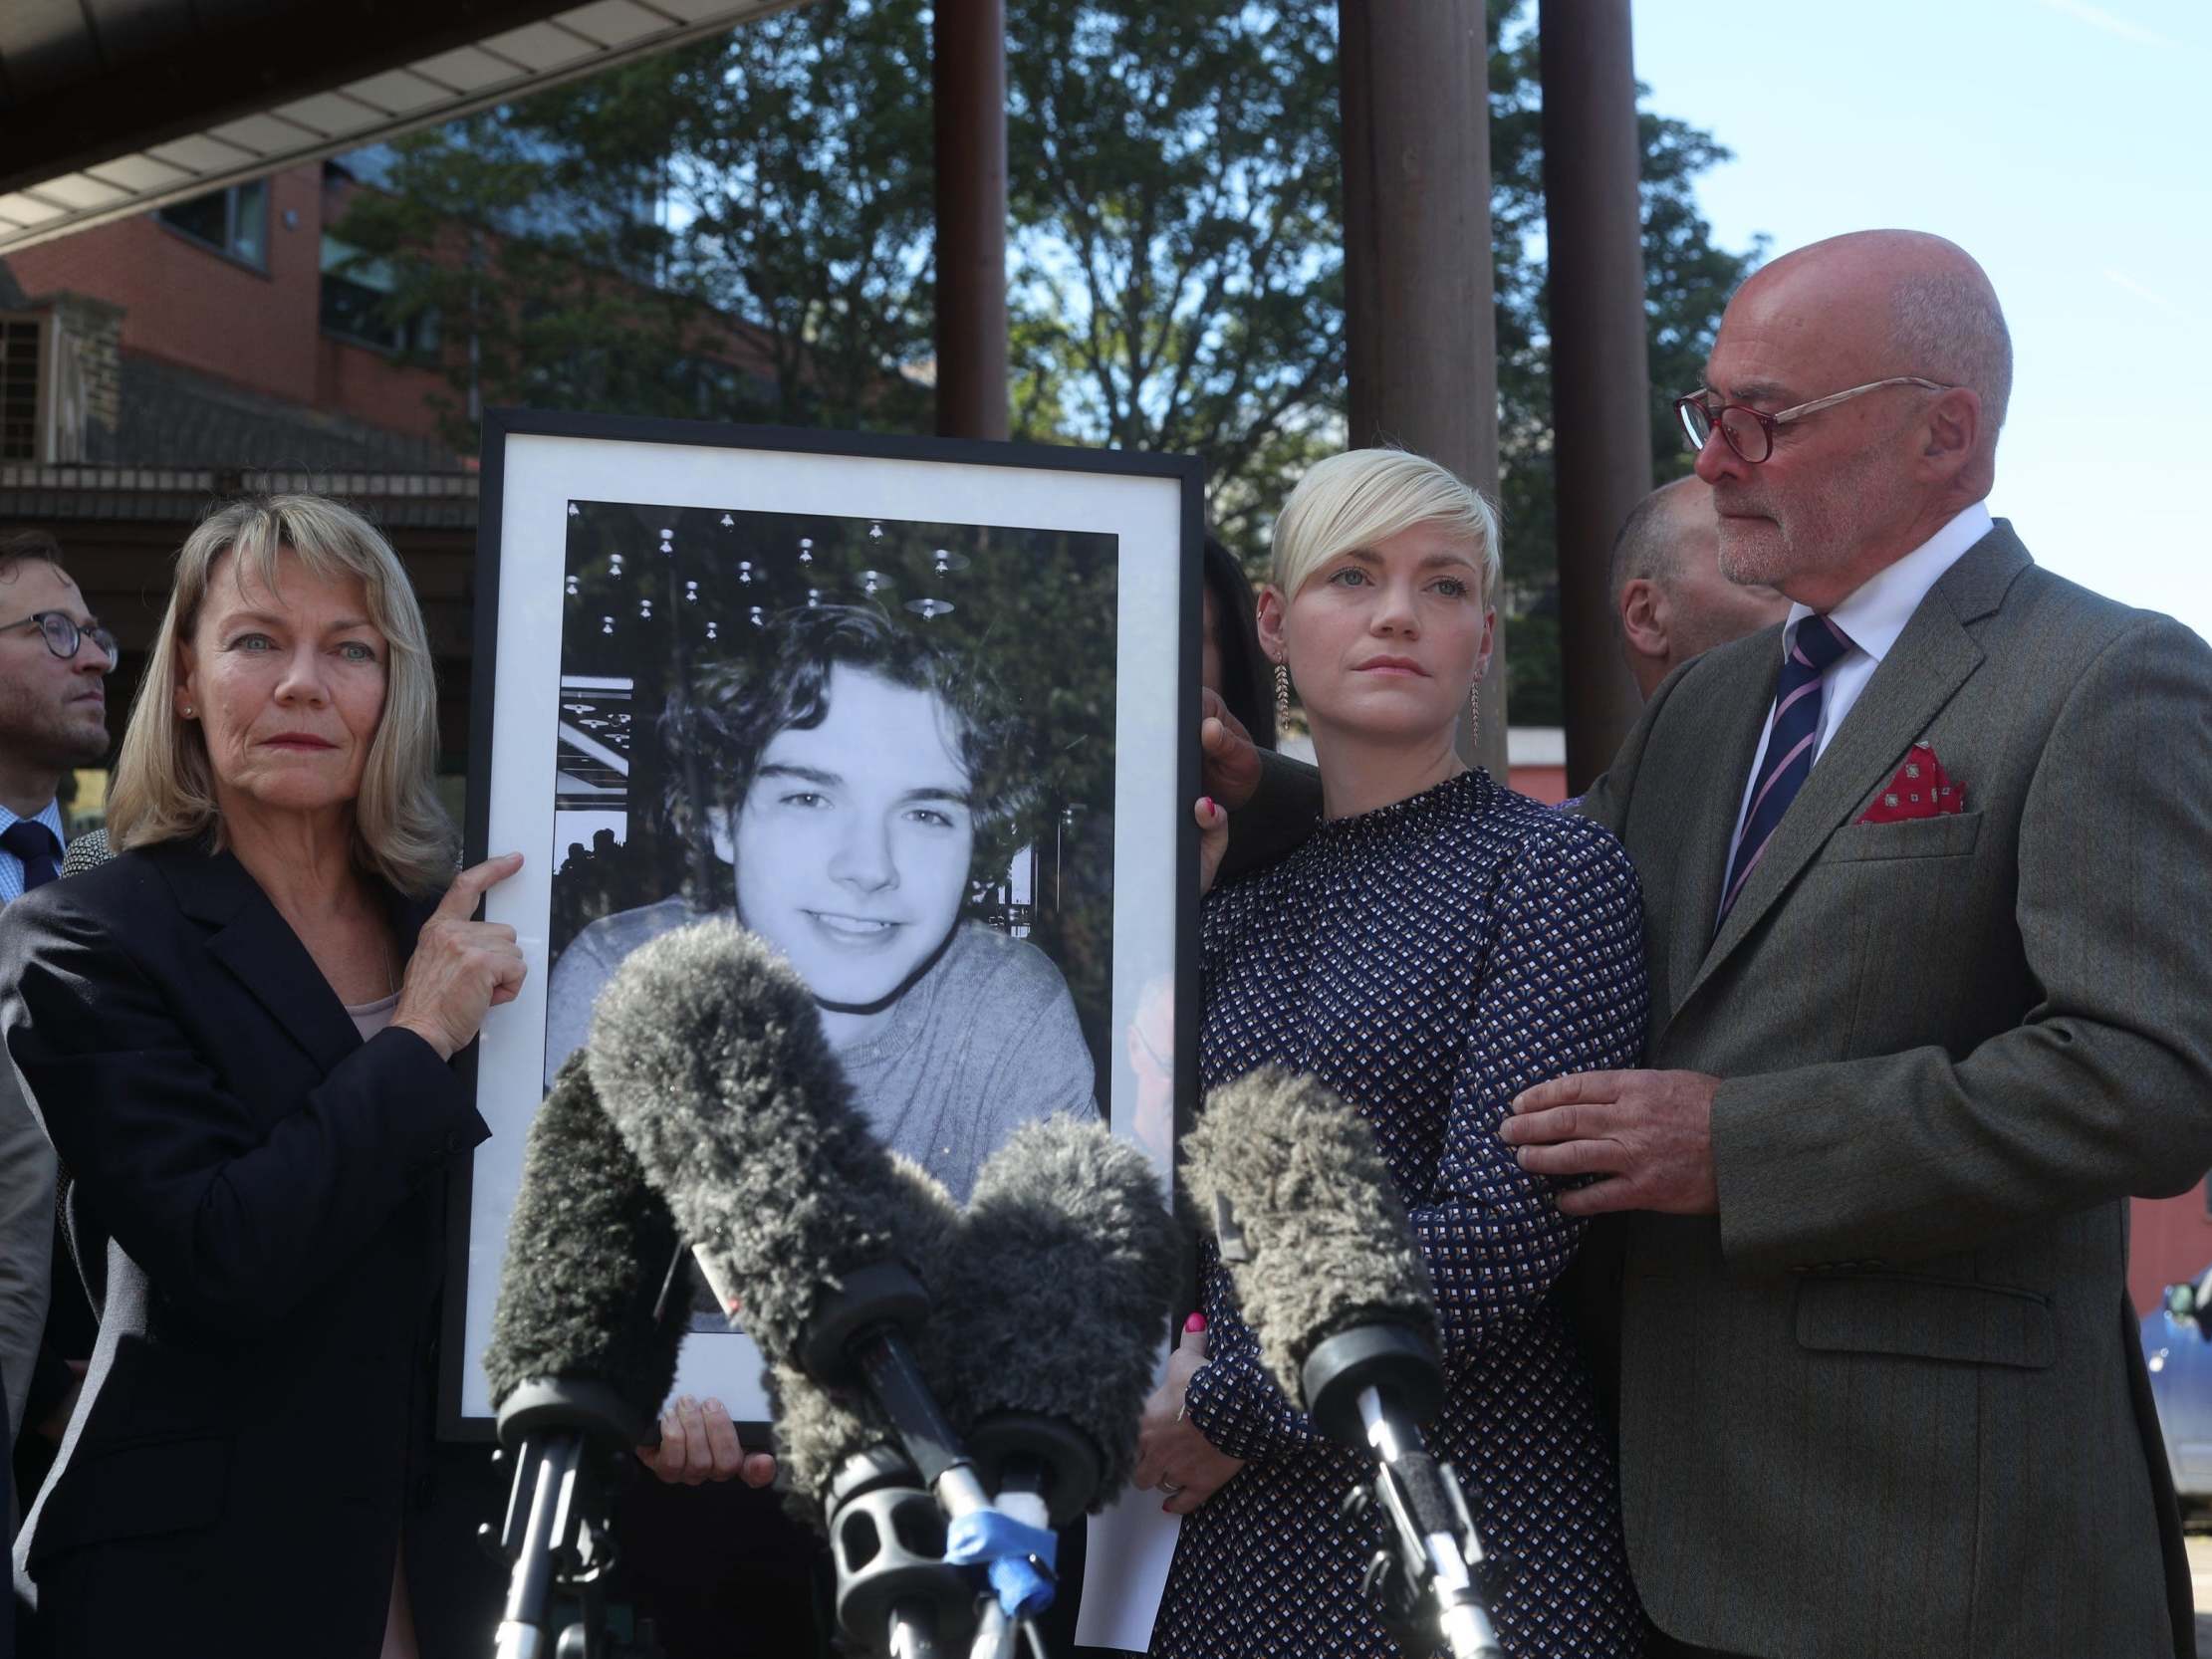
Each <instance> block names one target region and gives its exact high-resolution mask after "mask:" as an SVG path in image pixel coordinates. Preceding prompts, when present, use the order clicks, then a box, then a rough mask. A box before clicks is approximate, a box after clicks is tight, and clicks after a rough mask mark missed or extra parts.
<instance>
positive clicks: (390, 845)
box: [108, 495, 455, 897]
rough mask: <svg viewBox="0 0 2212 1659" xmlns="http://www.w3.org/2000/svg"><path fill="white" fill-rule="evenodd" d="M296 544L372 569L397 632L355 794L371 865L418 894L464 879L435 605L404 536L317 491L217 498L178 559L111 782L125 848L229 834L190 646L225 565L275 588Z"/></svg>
mask: <svg viewBox="0 0 2212 1659" xmlns="http://www.w3.org/2000/svg"><path fill="white" fill-rule="evenodd" d="M287 551H289V552H291V553H294V554H296V555H298V556H299V560H300V564H301V565H302V567H303V568H305V570H306V571H307V572H308V574H309V575H311V576H313V577H315V578H317V579H318V580H319V581H323V582H343V581H345V580H346V579H347V578H348V577H358V578H360V579H361V585H362V588H363V590H364V591H365V592H367V594H368V597H369V621H370V622H372V623H373V624H375V627H376V630H377V631H378V632H379V633H381V634H382V635H383V636H384V644H385V652H384V662H385V669H384V708H383V715H382V717H381V718H380V719H379V720H378V721H377V724H376V735H375V737H374V738H373V739H372V740H371V741H370V743H369V760H368V763H367V765H366V766H365V767H364V769H363V771H362V779H361V795H360V798H359V799H358V800H356V801H355V803H354V859H355V862H356V864H357V865H359V867H360V868H362V869H363V870H365V871H368V872H369V873H370V874H374V875H378V876H381V877H382V878H383V879H384V880H385V881H387V882H389V883H390V884H391V885H392V886H394V887H396V888H397V889H398V890H399V891H400V892H402V893H405V894H407V895H409V896H410V897H419V896H422V895H424V894H427V893H432V892H436V891H439V890H441V889H443V888H444V887H446V886H447V885H448V884H450V883H451V881H452V879H453V872H454V867H455V846H454V838H453V826H452V825H451V823H450V822H449V821H448V820H447V819H446V816H445V812H444V810H443V809H442V808H440V807H439V805H438V800H437V795H436V793H435V791H434V790H433V788H432V785H431V777H432V774H433V772H434V770H435V766H436V757H437V681H436V675H435V671H434V670H433V668H432V666H431V662H430V643H429V638H428V636H427V635H426V634H425V633H424V631H423V626H422V609H421V607H420V606H419V605H417V604H416V603H415V597H414V589H413V588H412V587H411V586H410V585H409V583H408V581H407V573H406V572H405V571H404V570H403V569H401V568H400V564H399V559H398V556H397V555H396V554H394V553H393V552H392V551H391V544H390V543H388V542H386V541H385V540H384V539H383V537H382V536H380V535H378V534H377V533H376V531H375V530H374V529H373V528H372V527H371V526H370V525H369V521H368V520H367V519H364V518H363V517H362V516H361V515H360V514H359V513H357V512H355V511H354V510H353V509H352V508H350V507H342V506H340V505H339V504H338V503H337V502H335V501H331V500H328V499H326V498H325V497H323V496H316V495H265V496H247V497H245V498H243V499H241V500H238V501H233V502H230V503H228V504H226V505H224V506H221V507H217V508H216V509H215V510H214V511H212V512H211V513H209V514H208V515H207V517H206V518H204V519H202V520H201V521H200V524H199V528H198V529H196V530H194V531H193V532H192V534H191V535H190V536H189V537H187V538H186V539H185V542H184V547H183V549H182V551H181V552H179V553H178V554H177V556H176V583H175V586H174V587H173V588H172V589H171V590H170V592H169V609H168V614H167V615H165V616H163V617H162V618H161V631H160V632H159V634H157V635H156V636H155V638H154V642H153V652H152V655H151V657H150V658H149V659H148V660H147V663H146V671H145V677H144V678H143V679H142V680H141V681H139V684H138V695H137V698H136V700H135V701H134V702H133V703H132V705H131V709H130V724H129V726H128V728H127V729H126V730H125V731H124V732H123V748H122V751H121V752H120V753H119V754H118V756H117V757H116V776H115V782H114V783H113V784H112V785H111V786H110V787H109V791H108V843H109V845H111V846H112V847H114V848H115V849H116V850H117V851H118V852H126V851H128V850H129V849H130V848H132V847H136V846H151V845H153V844H155V843H156V842H159V841H171V840H184V839H191V838H195V837H199V836H210V837H211V838H212V839H213V841H214V844H215V845H216V846H218V847H219V846H221V845H222V844H223V822H222V815H221V813H220V811H219V810H218V808H217V806H216V803H215V778H214V772H213V769H212V768H211V767H210V766H209V764H208V759H207V741H206V737H205V734H204V733H203V732H202V731H201V729H200V726H199V723H198V722H197V721H193V720H185V719H183V718H181V717H180V716H179V715H178V714H177V712H176V688H177V684H178V681H179V680H180V679H181V677H182V669H183V664H184V658H183V648H184V646H185V645H186V644H188V643H189V642H190V640H191V637H192V630H193V628H194V627H195V626H196V625H197V623H198V621H199V611H200V604H201V601H202V600H204V599H205V598H206V596H207V592H208V590H209V588H210V587H211V586H212V585H213V584H214V582H215V581H216V579H217V575H218V572H219V571H221V570H222V561H223V556H224V555H225V554H233V555H235V556H236V557H235V558H233V559H232V560H231V562H230V565H229V567H228V569H227V572H225V573H224V574H227V576H228V578H229V580H231V581H233V582H235V583H237V584H238V586H239V588H240V590H241V591H243V590H244V589H245V587H246V586H247V584H248V583H249V582H251V583H253V584H255V585H257V586H259V587H261V588H264V589H266V590H269V591H270V592H274V591H275V588H276V578H277V556H278V555H279V554H280V553H284V552H287Z"/></svg>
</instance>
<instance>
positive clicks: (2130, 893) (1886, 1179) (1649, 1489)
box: [1501, 232, 2212, 1659]
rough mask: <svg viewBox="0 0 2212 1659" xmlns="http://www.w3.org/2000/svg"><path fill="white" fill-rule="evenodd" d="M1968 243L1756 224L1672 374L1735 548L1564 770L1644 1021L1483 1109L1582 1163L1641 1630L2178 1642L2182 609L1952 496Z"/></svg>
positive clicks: (1940, 1645)
mask: <svg viewBox="0 0 2212 1659" xmlns="http://www.w3.org/2000/svg"><path fill="white" fill-rule="evenodd" d="M2011 380H2012V353H2011V346H2010V342H2009V339H2008V337H2007V334H2006V330H2005V324H2004V317H2003V313H2002V312H2001V310H2000V309H1999V307H1998V303H1997V297H1996V295H1995V293H1994V291H1993V290H1992V289H1991V287H1990V284H1989V281H1988V279H1987V277H1985V276H1984V275H1983V273H1982V271H1981V269H1980V268H1979V267H1978V266H1977V265H1976V264H1975V263H1974V262H1973V261H1972V260H1971V259H1969V258H1968V257H1967V256H1966V255H1965V253H1963V252H1962V251H1961V250H1960V249H1958V248H1956V247H1954V246H1952V245H1951V244H1950V243H1948V242H1945V241H1942V240H1940V239H1939V238H1936V237H1932V236H1921V235H1915V234H1912V233H1908V232H1869V233H1862V234H1859V235H1854V236H1845V237H1839V238H1837V239H1835V240H1832V241H1828V242H1823V243H1818V244H1816V245H1814V246H1812V247H1810V248H1806V249H1803V250H1801V251H1799V252H1797V253H1795V254H1791V255H1789V256H1786V257H1785V258H1782V259H1779V260H1777V261H1775V262H1774V263H1773V264H1772V265H1769V266H1767V267H1766V268H1765V269H1764V270H1763V271H1761V272H1760V273H1759V274H1758V275H1756V276H1755V277H1753V278H1752V279H1751V280H1750V281H1749V282H1747V283H1746V284H1745V285H1744V287H1743V289H1742V290H1741V291H1740V292H1739V293H1738V294H1737V295H1736V296H1735V298H1734V299H1733V300H1732V301H1731V302H1730V304H1729V307H1728V311H1727V314H1726V316H1725V317H1724V319H1723V321H1722V324H1721V328H1720V333H1719V335H1718V337H1717V339H1716V341H1715V344H1714V347H1713V352H1712V356H1711V358H1710V360H1709V362H1708V364H1707V368H1706V375H1705V384H1704V385H1703V386H1701V387H1700V388H1698V389H1697V390H1695V391H1693V392H1691V393H1690V394H1688V395H1687V396H1685V397H1683V398H1681V399H1680V400H1679V402H1678V403H1677V405H1676V407H1677V411H1678V414H1679V416H1680V419H1681V422H1682V427H1683V434H1684V437H1685V438H1686V439H1687V441H1688V442H1689V443H1690V444H1691V445H1692V446H1693V447H1694V448H1695V449H1696V451H1697V474H1698V476H1699V477H1700V478H1702V479H1703V480H1704V481H1705V482H1706V484H1708V485H1709V486H1710V487H1711V489H1712V492H1713V501H1714V505H1715V507H1716V509H1717V510H1718V512H1719V515H1720V565H1721V571H1722V573H1723V574H1724V575H1725V576H1727V577H1728V578H1729V580H1731V581H1732V582H1736V583H1759V584H1764V585H1766V586H1769V587H1772V588H1774V589H1777V590H1779V591H1780V592H1782V593H1783V594H1785V595H1786V596H1787V597H1788V598H1789V599H1790V600H1791V601H1792V602H1791V605H1790V611H1789V615H1788V617H1787V619H1786V620H1785V621H1784V623H1783V624H1782V625H1781V626H1780V627H1770V628H1767V629H1765V630H1763V631H1761V632H1759V633H1756V634H1753V635H1751V636H1749V637H1748V638H1745V639H1743V640H1739V641H1738V642H1736V643H1735V644H1732V645H1727V646H1723V647H1721V648H1719V649H1717V650H1714V651H1712V652H1709V653H1708V654H1706V655H1705V656H1703V657H1700V658H1698V659H1697V660H1696V661H1694V662H1691V663H1688V664H1686V665H1685V666H1684V667H1683V668H1681V669H1680V670H1678V671H1677V672H1676V673H1674V674H1673V675H1671V676H1670V677H1669V678H1668V679H1667V680H1666V681H1665V683H1663V684H1662V685H1660V686H1659V688H1658V689H1657V691H1656V692H1655V693H1654V694H1653V696H1652V698H1651V700H1650V702H1649V704H1648V705H1647V707H1646V709H1645V711H1644V715H1643V718H1642V720H1641V721H1640V722H1639V723H1638V725H1637V726H1636V728H1635V730H1634V731H1633V732H1632V733H1631V734H1630V736H1629V738H1628V741H1627V743H1626V744H1625V745H1624V746H1623V748H1622V750H1621V753H1620V755H1619V757H1618V758H1617V759H1616V760H1615V761H1614V763H1613V766H1612V768H1611V769H1610V770H1609V771H1608V772H1607V773H1606V774H1605V776H1604V777H1603V778H1602V779H1600V780H1599V782H1598V785H1597V786H1596V787H1595V788H1594V789H1593V790H1592V791H1591V793H1590V795H1589V797H1588V798H1587V800H1586V801H1585V804H1584V808H1583V810H1584V811H1585V812H1586V813H1588V814H1590V815H1591V816H1593V817H1595V818H1597V819H1598V821H1599V822H1601V823H1603V824H1605V825H1606V826H1607V827H1608V828H1610V829H1611V830H1613V831H1614V832H1615V833H1616V834H1618V835H1619V836H1620V839H1621V842H1622V844H1623V845H1625V846H1626V848H1627V849H1628V852H1629V854H1630V856H1631V857H1632V858H1633V859H1634V860H1635V864H1636V868H1637V870H1638V872H1639V873H1640V874H1641V876H1642V879H1643V884H1644V900H1645V915H1646V922H1647V928H1648V937H1647V948H1648V952H1649V959H1650V973H1651V981H1652V1017H1651V1027H1650V1031H1649V1034H1648V1045H1647V1048H1646V1052H1645V1065H1646V1066H1647V1067H1650V1069H1645V1070H1635V1071H1621V1072H1596V1073H1588V1074H1585V1075H1582V1076H1575V1077H1567V1078H1562V1079H1560V1080H1558V1081H1556V1082H1552V1083H1547V1084H1543V1085H1540V1086H1539V1087H1537V1088H1535V1089H1532V1090H1531V1091H1529V1092H1528V1093H1527V1094H1526V1095H1524V1096H1523V1097H1522V1098H1521V1099H1520V1100H1519V1101H1518V1102H1517V1103H1516V1115H1515V1116H1514V1117H1513V1118H1510V1119H1508V1121H1507V1122H1506V1124H1505V1125H1504V1126H1503V1129H1502V1131H1501V1132H1502V1134H1503V1135H1504V1137H1505V1138H1506V1139H1507V1140H1508V1141H1509V1142H1510V1143H1512V1144H1514V1145H1515V1146H1517V1147H1518V1148H1519V1149H1520V1151H1519V1155H1520V1157H1521V1160H1522V1162H1523V1164H1524V1166H1525V1167H1527V1168H1529V1169H1531V1170H1535V1171H1539V1172H1541V1173H1544V1174H1548V1175H1553V1176H1558V1177H1561V1178H1568V1177H1581V1178H1587V1180H1588V1183H1589V1184H1587V1185H1582V1186H1578V1187H1575V1188H1573V1189H1571V1190H1568V1191H1565V1192H1563V1193H1562V1195H1561V1197H1560V1200H1559V1204H1560V1208H1561V1209H1562V1210H1563V1211H1567V1212H1570V1213H1572V1214H1576V1215H1584V1216H1592V1217H1598V1218H1601V1219H1600V1220H1599V1222H1598V1225H1597V1226H1596V1227H1594V1229H1593V1231H1592V1234H1591V1238H1590V1242H1589V1244H1588V1245H1587V1246H1586V1252H1585V1268H1586V1274H1585V1278H1584V1281H1583V1290H1584V1292H1585V1293H1586V1301H1585V1315H1586V1316H1585V1317H1584V1319H1583V1320H1582V1321H1581V1322H1582V1323H1583V1325H1584V1328H1585V1330H1586V1332H1587V1333H1588V1334H1590V1335H1591V1336H1592V1337H1594V1338H1595V1345H1596V1346H1598V1348H1600V1349H1601V1350H1607V1351H1609V1352H1610V1354H1611V1356H1612V1360H1611V1365H1610V1366H1609V1367H1608V1366H1600V1369H1601V1370H1604V1369H1610V1370H1611V1371H1612V1373H1613V1375H1614V1378H1615V1380H1616V1383H1617V1403H1618V1421H1619V1433H1620V1469H1621V1501H1622V1509H1623V1512H1624V1521H1625V1526H1626V1531H1627V1538H1628V1552H1629V1560H1630V1564H1631V1567H1632V1568H1633V1571H1634V1575H1635V1581H1636V1586H1637V1588H1638V1590H1639V1591H1640V1592H1641V1594H1642V1596H1643V1600H1644V1605H1645V1607H1646V1609H1647V1610H1648V1611H1649V1613H1650V1615H1651V1617H1652V1620H1653V1621H1654V1623H1656V1624H1657V1626H1658V1627H1659V1629H1660V1630H1661V1631H1662V1632H1663V1633H1664V1639H1663V1640H1662V1641H1661V1643H1660V1644H1659V1646H1658V1648H1657V1651H1658V1652H1659V1653H1661V1654H1721V1655H1762V1656H1772V1659H1784V1656H1788V1659H1813V1656H1816V1655H1831V1654H1833V1655H1838V1656H1843V1655H1853V1656H1855V1655H1862V1654H1879V1655H1882V1656H1883V1659H1997V1656H1999V1655H2003V1656H2005V1659H2030V1656H2034V1659H2073V1656H2076V1655H2084V1654H2096V1655H2098V1656H2099V1659H2154V1656H2168V1659H2171V1656H2179V1655H2187V1654H2191V1653H2193V1652H2194V1651H2195V1634H2194V1623H2193V1618H2192V1615H2191V1609H2190V1587H2189V1577H2188V1571H2187V1566H2186V1562H2185V1560H2184V1559H2183V1557H2182V1554H2181V1549H2180V1537H2179V1525H2178V1516H2177V1513H2176V1511H2175V1507H2174V1501H2173V1492H2172V1485H2171V1481H2170V1478H2169V1475H2168V1471H2167V1468H2166V1462H2165V1453H2164V1447H2163V1444H2162V1442H2161V1440H2160V1436H2159V1432H2158V1426H2157V1421H2156V1418H2155V1416H2154V1414H2153V1412H2152V1409H2151V1405H2150V1398H2149V1390H2148V1378H2147V1376H2146V1374H2145V1372H2144V1368H2143V1357H2142V1352H2141V1348H2140V1345H2139V1342H2138V1340H2137V1336H2136V1330H2135V1319H2134V1316H2133V1312H2132V1309H2131V1308H2130V1307H2129V1305H2128V1303H2127V1292H2126V1256H2127V1198H2128V1195H2130V1194H2136V1193H2141V1194H2167V1193H2178V1192H2183V1191H2186V1190H2187V1189H2188V1188H2189V1187H2190V1186H2191V1185H2192V1184H2193V1183H2194V1182H2195V1181H2196V1180H2197V1179H2198V1178H2199V1177H2200V1176H2201V1175H2202V1174H2203V1173H2204V1170H2205V1167H2206V1165H2207V1164H2208V1163H2212V931H2208V930H2207V929H2206V927H2205V926H2204V918H2205V916H2206V915H2207V914H2208V913H2212V879H2208V877H2207V868H2208V860H2207V857H2206V845H2207V842H2206V834H2207V826H2208V825H2212V650H2207V648H2206V646H2205V644H2204V642H2203V641H2202V640H2200V639H2198V638H2197V637H2196V635H2195V634H2193V633H2191V632H2190V631H2189V630H2188V629H2187V628H2185V627H2183V626H2181V625H2180V624H2179V623H2177V622H2175V621H2173V620H2171V619H2170V618H2168V617H2164V616H2159V615H2154V614H2151V613H2149V612H2146V611H2139V610H2130V609H2128V608H2126V607H2124V606H2122V605H2118V604H2115V603H2113V602H2112V601H2110V600H2108V599H2105V598H2102V597H2099V596H2098V595H2097V594H2094V593H2092V592H2088V591H2087V590H2085V589H2082V588H2078V587H2076V586H2075V585H2074V584H2072V583H2070V582H2067V581H2065V580H2064V579H2062V578H2059V577H2056V576H2053V575H2051V574H2050V573H2049V572H2047V571H2044V570H2042V569H2040V568H2039V567H2038V566H2037V565H2036V564H2035V562H2034V561H2033V560H2032V559H2031V558H2030V557H2029V555H2028V551H2027V549H2026V548H2025V547H2024V546H2023V545H2022V542H2021V540H2020V538H2019V537H2018V536H2016V535H2015V534H2014V532H2013V530H2012V527H2011V526H2010V525H2009V524H2007V523H2006V522H2004V521H2003V520H1995V519H1992V518H1991V516H1990V513H1989V510H1988V507H1987V506H1986V505H1985V500H1984V498H1985V497H1986V496H1987V495H1988V493H1989V491H1990V489H1991V487H1992V483H1993V480H1994V478H1995V472H1996V456H1997V434H1998V429H1999V427H2000V426H2001V425H2002V423H2003V421H2004V415H2005V404H2006V400H2007V397H2008V395H2009V393H2010V390H2011Z"/></svg>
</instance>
